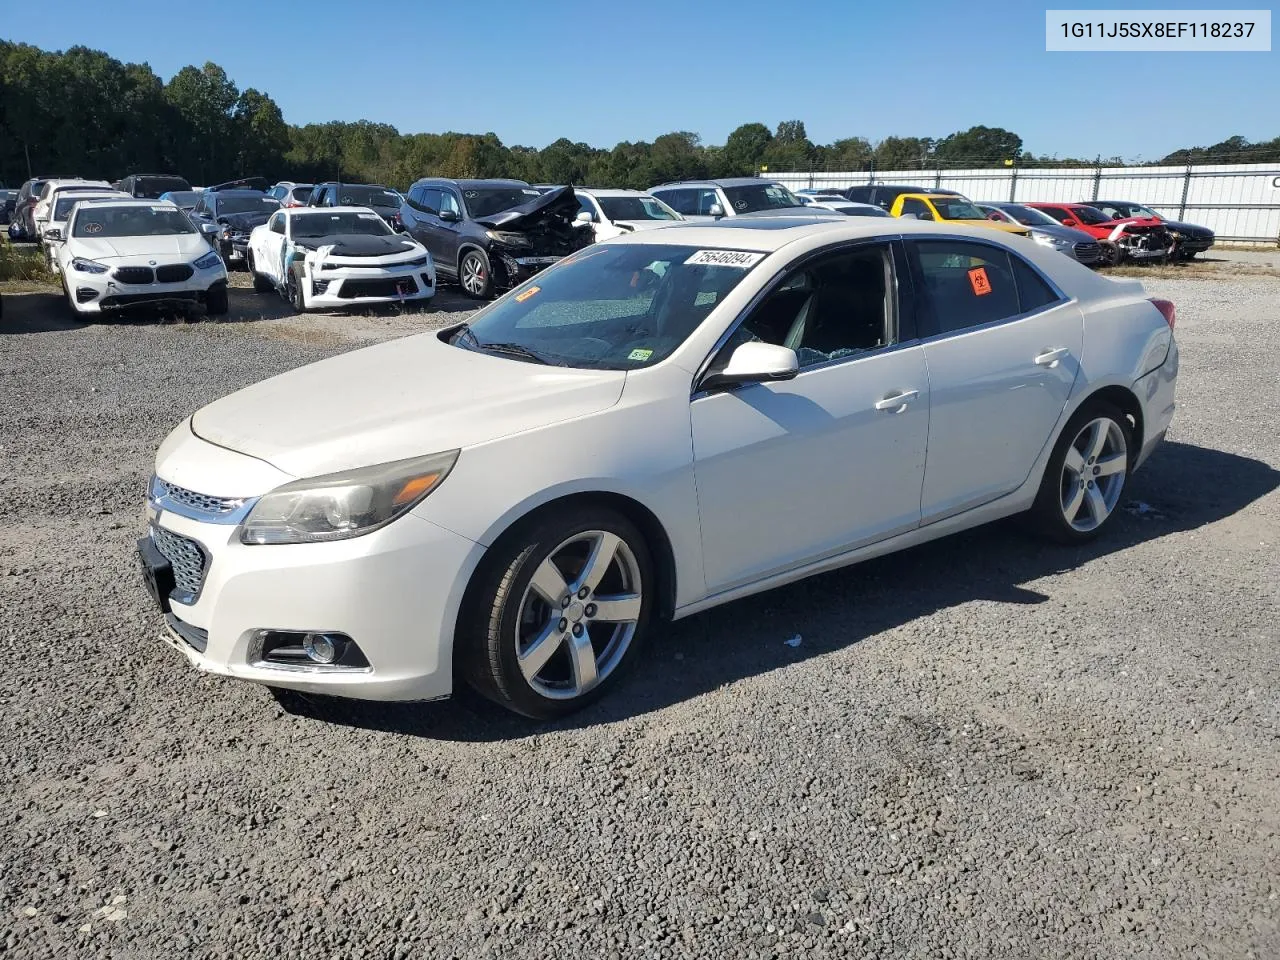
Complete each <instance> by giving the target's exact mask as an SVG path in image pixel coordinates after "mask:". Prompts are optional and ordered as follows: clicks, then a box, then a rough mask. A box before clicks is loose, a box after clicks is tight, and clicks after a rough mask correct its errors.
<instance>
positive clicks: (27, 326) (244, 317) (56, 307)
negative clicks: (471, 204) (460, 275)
mask: <svg viewBox="0 0 1280 960" xmlns="http://www.w3.org/2000/svg"><path fill="white" fill-rule="evenodd" d="M228 295H229V297H228V299H229V300H230V309H229V310H228V311H227V313H226V315H225V316H221V317H205V316H204V315H203V314H197V315H195V317H194V318H193V319H192V320H191V321H185V320H184V318H183V317H182V316H181V314H175V313H173V312H171V311H166V312H160V311H156V310H146V309H143V308H139V309H135V310H130V311H127V312H123V313H111V314H102V315H99V317H100V318H95V319H94V321H93V323H92V324H90V323H87V322H85V321H84V320H82V319H80V318H78V317H76V316H73V315H72V313H71V308H70V306H68V304H67V302H66V300H65V299H64V297H63V295H62V293H60V292H59V293H5V294H4V315H3V317H0V335H4V334H23V333H28V334H29V333H56V332H59V331H63V330H82V329H84V328H85V327H87V326H94V325H97V326H115V325H120V326H124V325H129V324H160V323H183V322H191V323H253V322H257V321H259V320H280V319H284V318H286V317H293V316H297V314H295V313H294V310H293V307H292V306H291V305H289V304H288V303H286V302H285V301H284V299H283V298H281V297H280V296H278V295H277V294H274V293H254V292H253V291H252V290H250V289H246V288H244V287H232V288H231V289H230V290H229V291H228ZM481 306H483V304H482V303H481V302H480V301H478V300H472V299H471V298H470V297H467V296H466V295H465V294H463V293H461V292H459V291H458V290H453V289H449V288H447V287H445V288H441V289H440V290H439V292H437V293H436V295H435V296H434V297H432V298H431V302H430V306H428V307H426V308H422V307H417V306H407V307H403V308H402V307H401V306H400V305H399V304H386V305H381V306H376V307H363V308H361V309H359V310H352V311H325V313H326V314H327V315H330V316H351V315H373V316H378V315H390V314H396V313H401V312H404V313H422V314H425V315H427V316H432V315H435V314H444V315H447V314H451V313H468V312H471V311H474V310H477V309H479V308H480V307H481Z"/></svg>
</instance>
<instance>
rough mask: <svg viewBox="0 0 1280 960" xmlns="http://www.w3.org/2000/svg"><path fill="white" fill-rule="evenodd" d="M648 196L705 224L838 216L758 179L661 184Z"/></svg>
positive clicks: (780, 186)
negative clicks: (754, 218) (739, 219)
mask: <svg viewBox="0 0 1280 960" xmlns="http://www.w3.org/2000/svg"><path fill="white" fill-rule="evenodd" d="M649 193H650V194H651V195H653V196H655V197H657V198H658V199H659V200H661V201H662V202H663V203H665V204H666V205H667V206H669V207H670V208H671V209H672V210H675V211H676V212H677V213H678V214H680V216H682V217H684V218H685V219H686V220H702V221H704V222H705V221H711V220H718V219H720V218H721V217H746V216H814V215H818V214H823V215H830V216H839V214H837V213H836V212H835V211H826V210H814V209H808V208H806V207H805V205H804V204H803V203H802V202H801V201H800V198H799V197H797V196H796V195H795V194H794V193H792V192H791V191H790V190H788V189H787V188H786V187H784V186H783V185H782V184H780V183H778V182H776V181H774V180H761V179H760V178H759V177H729V178H725V179H720V180H680V181H676V182H673V183H663V184H659V185H658V186H656V187H652V188H651V189H650V190H649Z"/></svg>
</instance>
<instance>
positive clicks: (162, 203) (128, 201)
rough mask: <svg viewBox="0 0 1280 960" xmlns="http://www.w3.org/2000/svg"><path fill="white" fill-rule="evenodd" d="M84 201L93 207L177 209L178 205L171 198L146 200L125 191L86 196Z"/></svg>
mask: <svg viewBox="0 0 1280 960" xmlns="http://www.w3.org/2000/svg"><path fill="white" fill-rule="evenodd" d="M85 203H86V205H91V206H95V207H173V209H175V210H177V209H178V205H177V204H176V203H174V202H173V201H172V200H147V199H145V198H144V197H131V196H129V194H127V193H126V194H124V195H123V196H119V197H88V198H86V199H85Z"/></svg>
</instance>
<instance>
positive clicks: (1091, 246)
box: [1075, 243, 1102, 263]
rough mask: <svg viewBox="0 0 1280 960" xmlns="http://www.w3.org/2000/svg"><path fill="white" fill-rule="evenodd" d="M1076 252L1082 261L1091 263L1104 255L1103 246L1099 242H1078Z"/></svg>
mask: <svg viewBox="0 0 1280 960" xmlns="http://www.w3.org/2000/svg"><path fill="white" fill-rule="evenodd" d="M1075 252H1076V259H1077V260H1079V261H1080V262H1081V263H1090V262H1092V261H1094V260H1097V259H1098V258H1099V257H1101V256H1102V247H1101V246H1100V245H1099V244H1097V243H1077V244H1076V251H1075Z"/></svg>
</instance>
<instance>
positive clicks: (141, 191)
mask: <svg viewBox="0 0 1280 960" xmlns="http://www.w3.org/2000/svg"><path fill="white" fill-rule="evenodd" d="M190 189H191V184H189V183H187V181H185V180H183V179H182V178H181V177H138V178H137V179H136V180H134V181H133V195H134V196H135V197H143V198H145V199H147V200H156V199H158V198H159V197H160V195H161V194H162V193H169V192H171V191H173V190H190Z"/></svg>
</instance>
